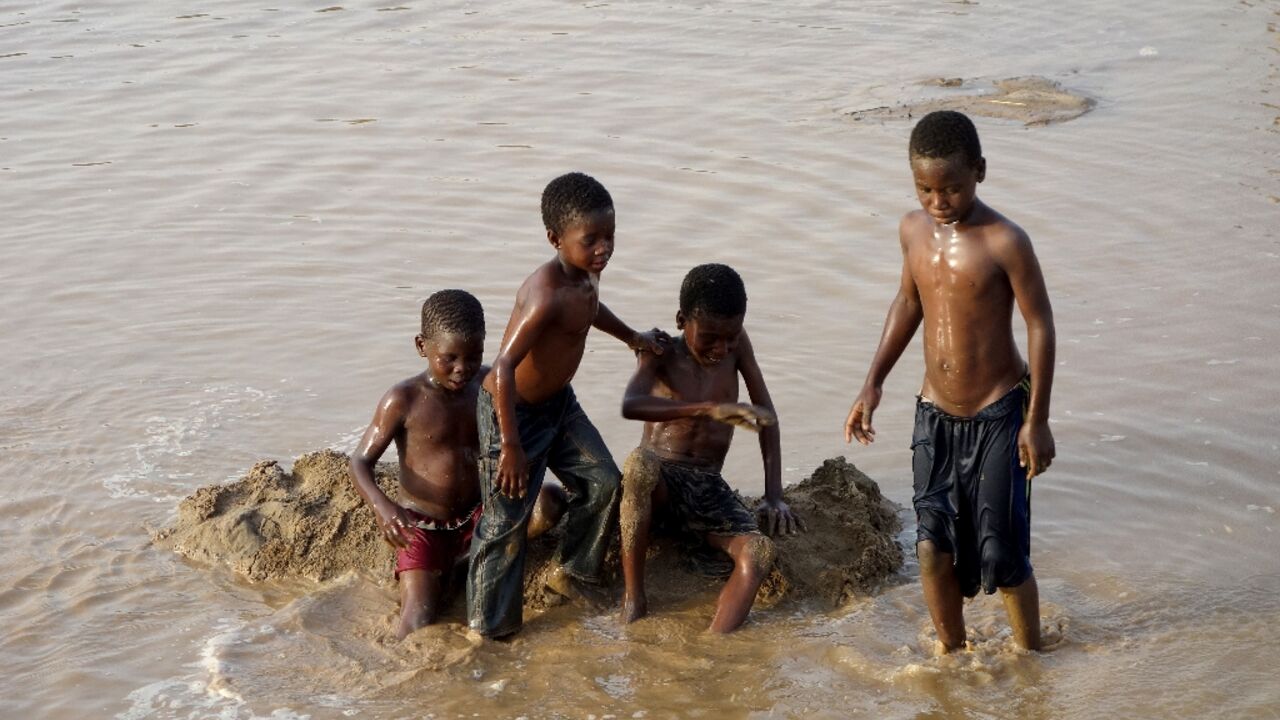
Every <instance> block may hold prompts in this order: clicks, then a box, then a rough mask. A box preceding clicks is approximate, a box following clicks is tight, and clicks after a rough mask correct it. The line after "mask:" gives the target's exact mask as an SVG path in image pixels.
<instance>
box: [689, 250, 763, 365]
mask: <svg viewBox="0 0 1280 720" xmlns="http://www.w3.org/2000/svg"><path fill="white" fill-rule="evenodd" d="M746 314H747V288H746V287H745V286H744V285H743V284H742V277H741V276H739V275H738V273H737V272H735V271H734V269H733V268H731V267H729V266H728V265H721V264H719V263H709V264H706V265H699V266H697V267H695V268H694V269H692V270H690V271H689V273H688V274H687V275H685V276H684V282H683V283H681V285H680V310H679V311H678V312H676V327H678V328H680V330H682V331H683V332H684V343H685V346H686V347H688V348H689V352H690V353H691V354H692V355H693V359H694V360H695V361H697V362H698V363H699V364H701V365H714V364H716V363H718V362H720V361H721V360H723V359H724V358H725V356H726V355H728V354H729V353H731V352H733V351H734V350H735V349H736V348H737V347H738V339H739V337H740V336H741V335H742V319H743V317H744V316H745V315H746Z"/></svg>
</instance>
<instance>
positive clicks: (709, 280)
mask: <svg viewBox="0 0 1280 720" xmlns="http://www.w3.org/2000/svg"><path fill="white" fill-rule="evenodd" d="M746 311H747V288H746V286H744V285H743V284H742V276H740V275H738V273H737V272H736V271H735V270H734V269H733V268H731V267H729V266H728V265H721V264H720V263H708V264H706V265H699V266H698V267H696V268H694V269H692V270H690V271H689V273H688V274H687V275H685V276H684V282H683V283H681V284H680V312H681V313H683V314H684V316H685V317H694V316H695V315H698V314H702V315H704V316H706V315H709V316H711V317H734V316H736V315H742V314H743V313H745V312H746Z"/></svg>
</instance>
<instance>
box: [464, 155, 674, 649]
mask: <svg viewBox="0 0 1280 720" xmlns="http://www.w3.org/2000/svg"><path fill="white" fill-rule="evenodd" d="M542 221H543V225H544V226H545V227H546V230H547V241H548V242H549V243H551V247H553V248H555V251H556V256H555V257H554V258H552V259H551V260H550V261H548V262H546V263H545V264H543V265H542V266H540V267H539V268H538V269H537V270H534V271H533V274H532V275H530V276H529V277H528V278H527V279H526V280H525V281H524V284H523V285H521V286H520V290H519V292H517V293H516V304H515V308H514V309H513V310H512V311H511V320H510V321H509V322H508V323H507V331H506V334H505V335H504V336H503V338H502V349H501V350H500V351H499V353H498V359H497V360H496V361H494V365H493V372H491V373H489V375H488V377H486V378H485V380H484V384H483V386H482V387H481V389H480V397H479V404H478V407H477V409H476V414H477V421H478V423H479V428H480V467H481V471H480V482H481V488H482V492H483V495H484V500H485V506H484V512H483V514H481V516H480V520H479V524H478V526H477V527H476V533H475V544H474V547H473V549H472V553H471V567H470V573H469V576H468V580H467V604H468V612H469V615H470V624H471V628H472V629H473V630H475V631H476V632H478V633H480V634H481V635H484V636H486V637H503V636H507V635H511V634H512V633H515V632H516V631H518V630H519V629H520V627H521V625H522V624H523V620H524V616H523V611H524V607H523V600H524V596H523V584H524V559H525V551H526V544H525V525H526V524H527V523H528V522H529V517H530V513H531V511H532V510H533V501H532V498H533V497H537V495H538V491H539V488H540V487H541V485H542V478H543V475H544V474H545V473H546V471H547V469H551V470H552V471H553V472H555V474H556V476H557V477H558V478H559V479H560V481H561V483H562V484H563V485H564V487H565V490H566V491H567V494H568V501H567V505H566V509H565V519H564V528H563V529H564V534H563V535H562V536H561V538H560V546H559V548H558V550H557V554H556V560H557V562H558V563H559V567H558V568H557V570H556V571H555V572H554V573H553V574H552V576H551V580H550V581H549V584H550V585H551V588H552V589H553V590H555V591H556V592H558V593H560V594H562V595H569V596H577V595H581V594H582V591H584V590H589V588H587V587H583V586H581V585H580V584H579V583H580V582H585V583H588V584H597V583H599V582H600V580H601V579H602V578H601V571H602V570H603V564H604V553H605V550H606V549H607V547H608V544H609V535H610V530H611V528H612V524H613V522H614V520H615V519H616V517H617V516H616V511H617V500H618V483H619V478H620V475H621V473H619V472H618V466H617V465H615V464H614V462H613V458H612V456H610V455H609V449H608V448H606V447H605V444H604V440H603V439H601V437H600V433H599V432H598V431H596V428H595V426H593V425H592V424H591V421H590V420H589V419H588V418H587V415H586V413H585V412H583V410H582V407H581V406H580V405H578V400H577V398H576V397H575V396H574V393H573V388H572V387H570V385H569V380H570V379H571V378H573V375H574V373H575V372H577V370H578V365H579V363H580V362H581V361H582V353H583V351H584V349H585V347H586V342H587V333H588V332H590V330H591V328H593V327H594V328H598V329H600V330H603V331H605V332H607V333H609V334H610V335H612V336H614V337H616V338H618V339H619V340H621V341H623V342H625V343H626V344H627V347H630V348H631V349H633V350H641V349H648V350H650V351H651V352H661V351H662V348H661V340H662V337H661V334H660V333H657V332H656V331H655V332H654V333H643V334H642V333H637V332H636V331H634V330H632V329H631V328H630V327H628V326H627V325H626V323H624V322H622V321H621V320H619V319H618V318H617V316H615V315H614V314H613V313H612V312H610V311H609V308H607V307H605V305H604V303H602V302H600V273H601V272H603V271H604V268H605V266H606V265H607V264H608V263H609V258H610V257H611V256H612V255H613V244H614V238H613V236H614V210H613V199H612V198H611V197H610V195H609V191H608V190H606V189H605V188H604V186H603V185H601V184H600V183H599V182H597V181H596V180H595V179H594V178H592V177H590V176H588V175H584V174H582V173H569V174H567V175H561V176H560V177H558V178H556V179H554V180H552V181H551V182H550V183H549V184H548V185H547V187H546V189H545V190H543V193H542Z"/></svg>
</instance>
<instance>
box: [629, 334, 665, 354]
mask: <svg viewBox="0 0 1280 720" xmlns="http://www.w3.org/2000/svg"><path fill="white" fill-rule="evenodd" d="M670 344H671V336H670V335H668V334H667V333H666V332H664V331H662V330H660V329H658V328H654V329H652V330H650V331H649V332H642V333H636V334H635V336H634V337H632V338H631V342H629V343H627V347H629V348H631V350H632V351H633V352H637V353H638V352H651V353H653V354H654V355H661V354H662V353H663V352H665V351H666V349H667V346H669V345H670Z"/></svg>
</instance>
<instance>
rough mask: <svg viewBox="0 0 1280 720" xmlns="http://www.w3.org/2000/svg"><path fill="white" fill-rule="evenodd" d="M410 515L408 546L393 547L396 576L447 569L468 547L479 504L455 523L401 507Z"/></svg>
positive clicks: (478, 513)
mask: <svg viewBox="0 0 1280 720" xmlns="http://www.w3.org/2000/svg"><path fill="white" fill-rule="evenodd" d="M405 512H406V513H408V514H409V517H410V518H412V520H413V524H412V525H410V526H409V534H410V535H411V536H412V537H413V539H412V540H410V541H409V547H407V548H399V549H397V550H396V579H397V580H398V579H400V573H402V572H405V571H406V570H426V571H427V572H448V571H449V570H452V569H453V564H454V562H456V561H457V559H458V558H460V557H465V556H466V554H467V551H468V550H470V549H471V534H472V533H473V532H474V531H475V528H476V521H477V520H479V519H480V506H479V505H476V507H475V509H474V510H472V511H471V512H470V513H468V514H467V515H466V516H465V517H463V518H459V520H458V521H456V522H448V523H442V522H439V521H436V520H435V519H434V518H431V517H428V516H427V515H423V514H422V513H420V512H416V511H414V510H410V509H409V508H405Z"/></svg>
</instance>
